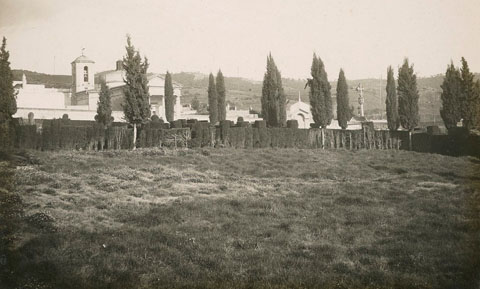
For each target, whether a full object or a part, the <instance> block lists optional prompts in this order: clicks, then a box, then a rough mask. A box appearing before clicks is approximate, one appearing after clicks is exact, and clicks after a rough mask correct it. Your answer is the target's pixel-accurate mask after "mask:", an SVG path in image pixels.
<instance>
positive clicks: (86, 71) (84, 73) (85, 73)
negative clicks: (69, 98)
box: [83, 66, 88, 82]
mask: <svg viewBox="0 0 480 289" xmlns="http://www.w3.org/2000/svg"><path fill="white" fill-rule="evenodd" d="M83 82H88V66H85V67H83Z"/></svg>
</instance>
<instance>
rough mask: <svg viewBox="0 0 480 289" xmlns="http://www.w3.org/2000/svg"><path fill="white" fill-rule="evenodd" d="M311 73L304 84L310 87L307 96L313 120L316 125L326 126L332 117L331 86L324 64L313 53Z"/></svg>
mask: <svg viewBox="0 0 480 289" xmlns="http://www.w3.org/2000/svg"><path fill="white" fill-rule="evenodd" d="M311 75H312V78H309V79H308V80H307V84H306V86H309V87H310V92H309V97H310V107H311V111H312V117H313V121H314V122H315V124H316V125H317V127H322V128H326V127H327V126H328V125H330V124H331V122H332V118H333V114H332V96H331V92H330V89H331V86H330V83H329V82H328V77H327V72H326V71H325V66H324V64H323V62H322V60H321V59H320V58H319V57H317V55H316V54H313V61H312V67H311Z"/></svg>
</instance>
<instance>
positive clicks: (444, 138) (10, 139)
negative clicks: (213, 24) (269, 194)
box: [0, 120, 480, 156]
mask: <svg viewBox="0 0 480 289" xmlns="http://www.w3.org/2000/svg"><path fill="white" fill-rule="evenodd" d="M73 124H78V123H75V122H71V121H68V120H67V121H65V120H48V121H44V122H43V127H42V130H41V131H37V127H36V126H35V125H19V124H18V123H14V124H12V125H9V126H8V127H7V126H6V125H3V126H2V127H0V136H2V138H1V140H2V141H1V142H0V148H2V147H3V148H7V147H12V146H14V147H17V148H22V149H38V150H58V149H82V150H105V149H131V148H132V147H133V130H132V129H131V128H127V126H125V125H123V126H119V125H117V126H111V127H109V128H107V129H104V128H103V126H99V125H98V124H96V123H94V122H93V123H89V124H90V125H86V123H82V125H80V126H79V125H73ZM84 124H85V125H84ZM169 126H170V125H169V124H164V123H153V122H152V123H150V124H148V125H144V126H143V127H142V128H141V129H139V134H138V139H137V147H160V146H166V147H187V146H188V147H207V146H224V147H233V148H268V147H274V148H322V147H323V148H325V149H348V150H357V149H402V150H408V148H409V146H408V132H406V131H396V132H390V131H378V130H374V129H373V128H372V126H369V125H365V126H363V128H362V129H361V130H331V129H327V130H323V133H322V129H318V128H312V129H308V130H306V129H298V128H295V127H296V124H295V123H294V122H292V123H290V124H289V127H287V128H267V127H266V125H265V123H264V122H263V121H257V122H255V123H254V124H253V125H250V124H249V123H248V122H242V121H241V122H237V124H234V123H233V122H231V121H222V122H220V124H219V125H217V126H213V125H210V124H209V123H208V122H204V121H191V120H188V121H184V120H179V121H177V122H176V123H175V124H173V125H172V126H181V127H182V128H170V129H168V127H169ZM412 148H413V150H414V151H418V152H431V153H441V154H448V155H456V156H457V155H474V156H480V136H478V135H469V134H468V133H466V132H465V131H460V130H459V131H458V132H455V133H452V134H450V135H439V134H432V132H430V133H428V134H427V133H415V134H413V136H412Z"/></svg>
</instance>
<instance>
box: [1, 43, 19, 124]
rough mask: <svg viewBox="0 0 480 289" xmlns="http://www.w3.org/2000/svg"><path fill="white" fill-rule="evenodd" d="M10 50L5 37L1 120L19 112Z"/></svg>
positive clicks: (2, 62) (2, 59)
mask: <svg viewBox="0 0 480 289" xmlns="http://www.w3.org/2000/svg"><path fill="white" fill-rule="evenodd" d="M9 58H10V52H8V51H7V39H6V38H5V37H3V40H2V47H1V48H0V120H1V121H6V120H10V119H11V118H12V116H13V115H14V114H15V113H16V112H17V100H16V98H15V96H16V93H15V90H14V88H13V74H12V70H11V68H10V61H9V60H8V59H9Z"/></svg>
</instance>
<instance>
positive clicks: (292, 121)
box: [287, 119, 298, 128]
mask: <svg viewBox="0 0 480 289" xmlns="http://www.w3.org/2000/svg"><path fill="white" fill-rule="evenodd" d="M287 127H288V128H298V121H297V120H296V119H290V120H287Z"/></svg>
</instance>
